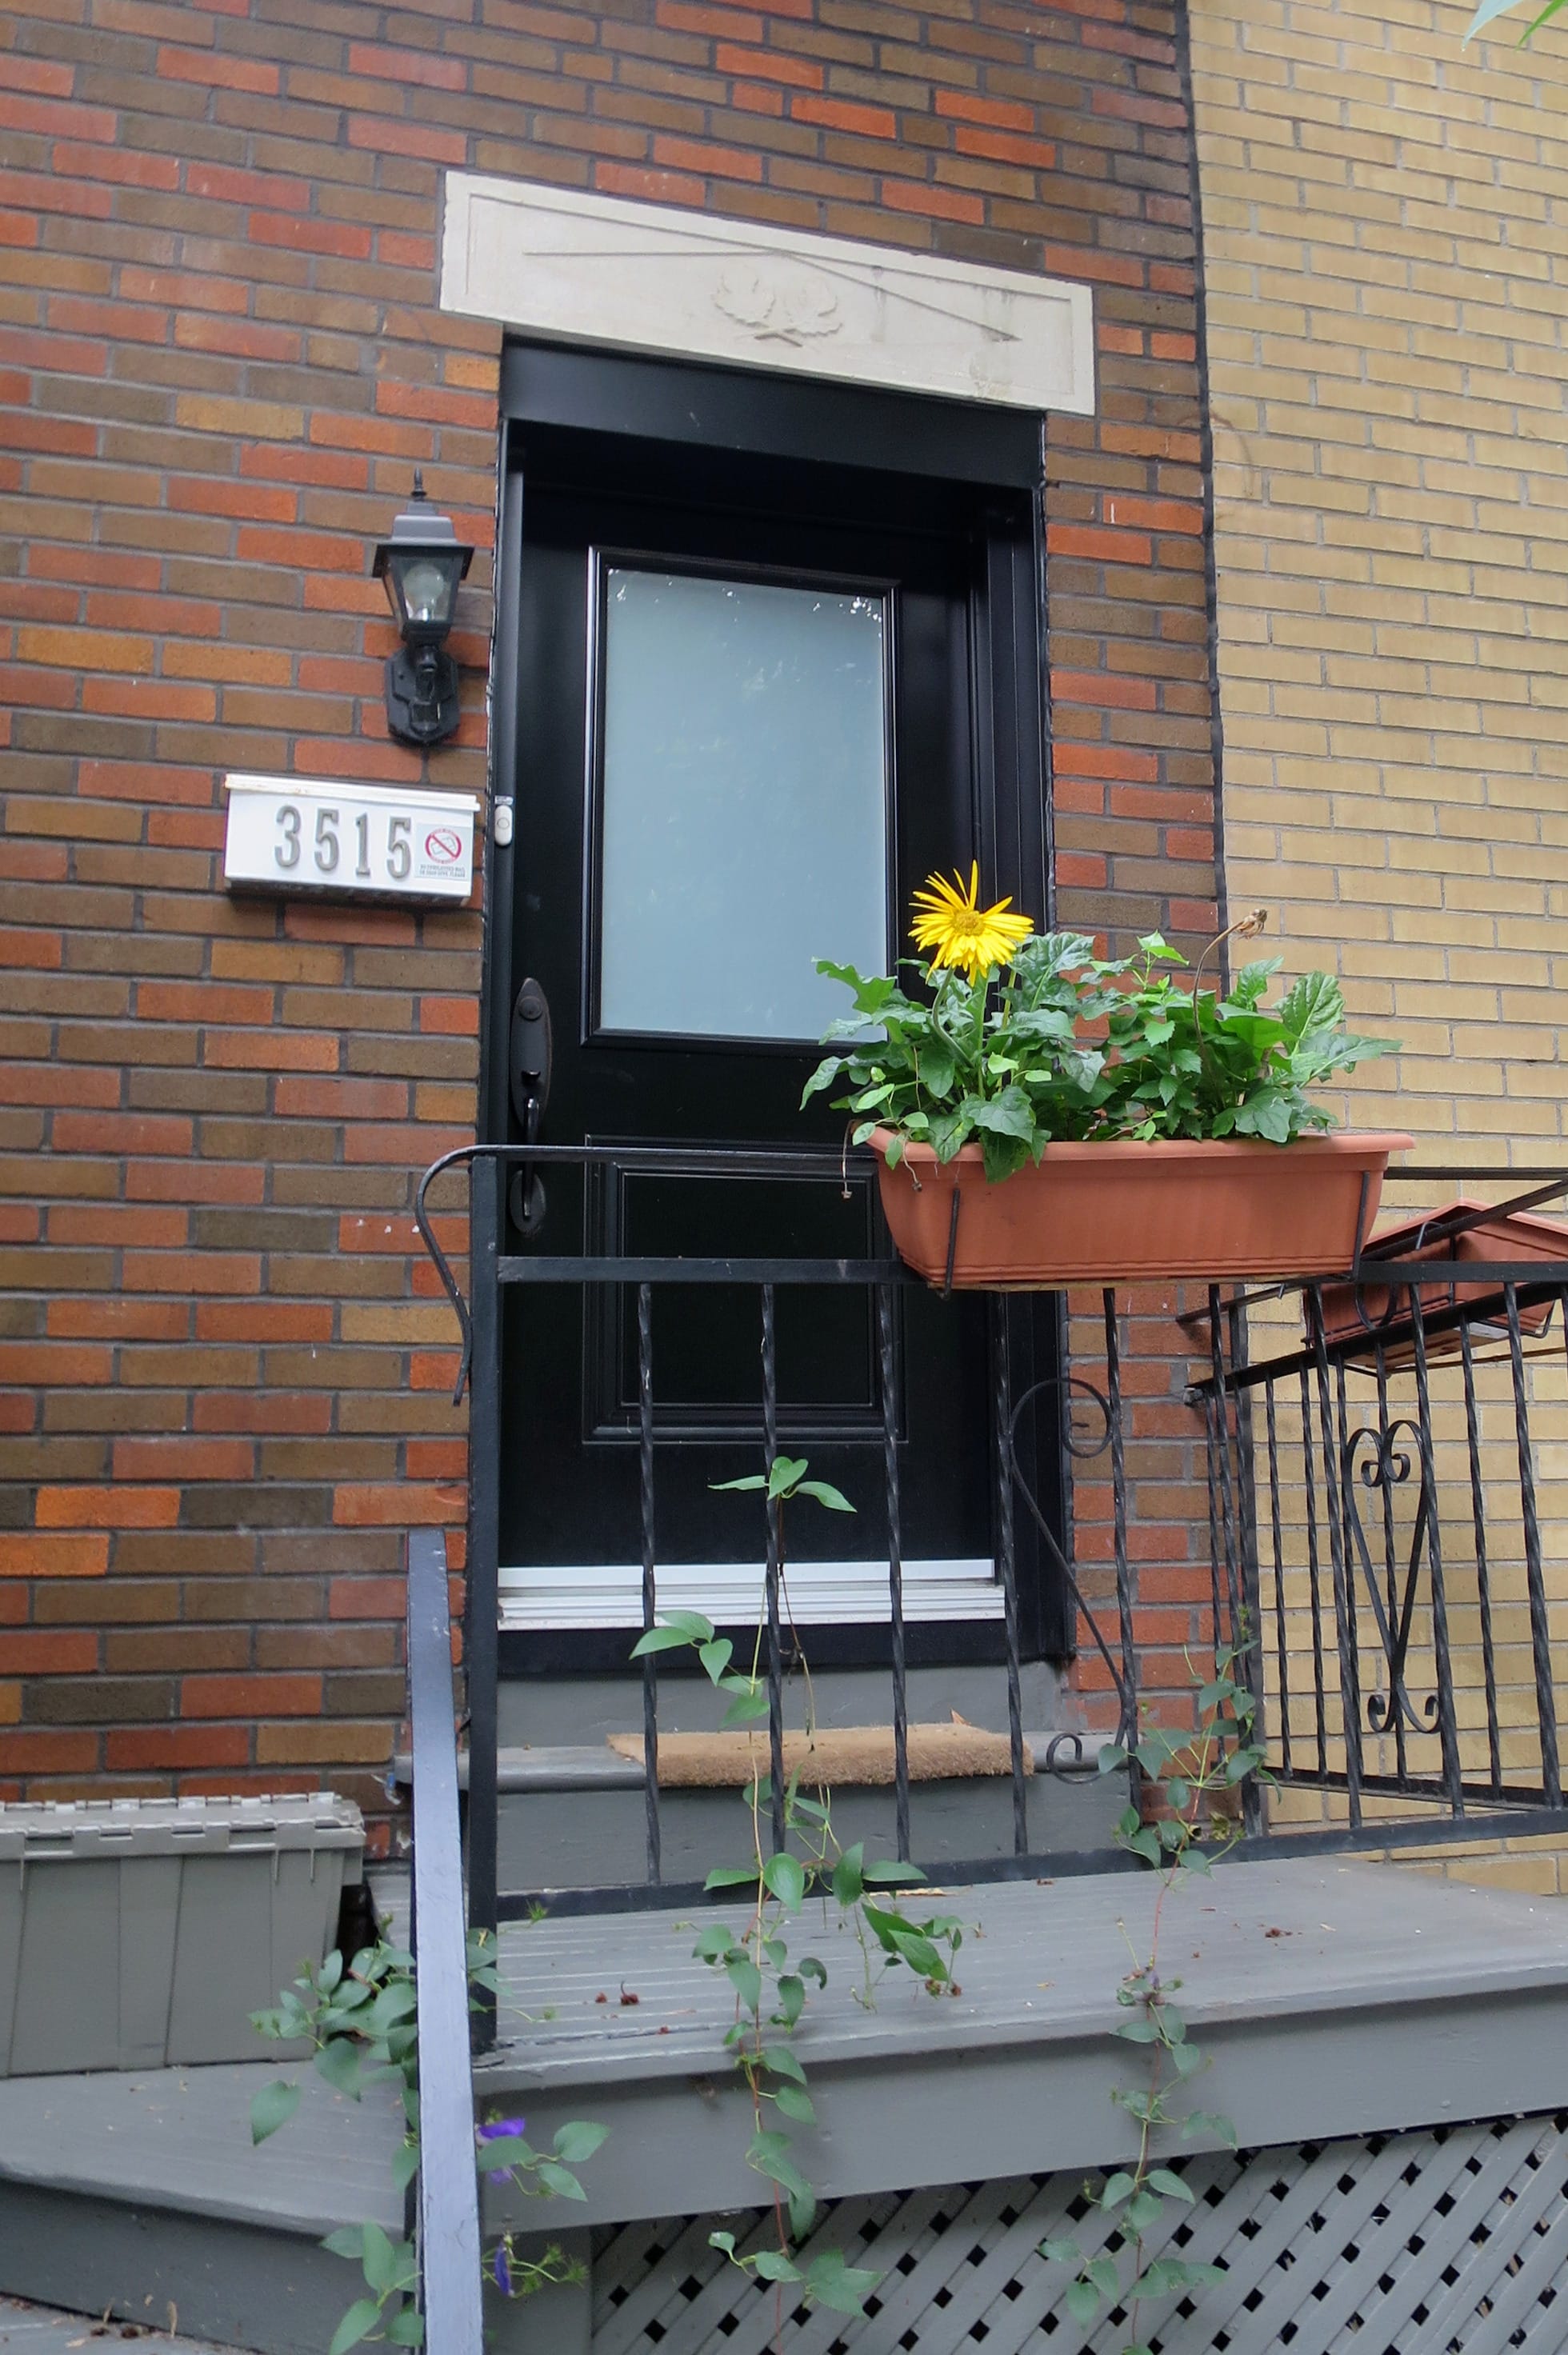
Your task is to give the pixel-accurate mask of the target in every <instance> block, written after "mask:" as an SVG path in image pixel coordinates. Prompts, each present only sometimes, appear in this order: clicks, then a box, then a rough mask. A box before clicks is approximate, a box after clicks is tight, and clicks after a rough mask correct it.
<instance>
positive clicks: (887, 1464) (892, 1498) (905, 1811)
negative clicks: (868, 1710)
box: [877, 1284, 910, 1864]
mask: <svg viewBox="0 0 1568 2355" xmlns="http://www.w3.org/2000/svg"><path fill="white" fill-rule="evenodd" d="M877 1346H878V1354H879V1359H880V1376H881V1392H882V1480H883V1486H884V1488H885V1491H886V1495H887V1509H888V1613H889V1621H890V1628H891V1639H892V1643H891V1648H892V1663H893V1806H894V1811H895V1815H896V1819H897V1830H898V1853H899V1862H900V1863H901V1864H907V1863H908V1862H909V1855H910V1837H909V1687H908V1678H907V1676H906V1674H905V1668H904V1570H903V1537H902V1520H901V1504H900V1497H899V1433H898V1392H897V1386H896V1379H895V1368H894V1362H893V1293H892V1286H891V1284H879V1285H878V1286H877Z"/></svg>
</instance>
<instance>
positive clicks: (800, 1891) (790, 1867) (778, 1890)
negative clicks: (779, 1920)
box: [763, 1849, 805, 1913]
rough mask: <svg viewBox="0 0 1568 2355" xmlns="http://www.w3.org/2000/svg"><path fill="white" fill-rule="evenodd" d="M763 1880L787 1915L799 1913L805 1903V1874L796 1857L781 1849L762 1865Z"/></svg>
mask: <svg viewBox="0 0 1568 2355" xmlns="http://www.w3.org/2000/svg"><path fill="white" fill-rule="evenodd" d="M763 1881H764V1882H765V1883H766V1884H767V1887H768V1888H769V1889H770V1890H771V1891H773V1895H774V1896H775V1897H776V1898H777V1899H778V1901H779V1903H780V1904H781V1905H782V1906H784V1909H785V1911H786V1912H787V1913H799V1911H800V1909H801V1906H802V1905H803V1903H804V1902H805V1871H804V1870H802V1867H801V1864H800V1860H799V1859H798V1858H797V1857H793V1856H790V1855H789V1854H788V1853H787V1852H786V1851H785V1850H784V1849H780V1850H779V1852H778V1854H777V1855H776V1856H770V1857H769V1859H768V1860H767V1862H766V1863H765V1864H764V1865H763Z"/></svg>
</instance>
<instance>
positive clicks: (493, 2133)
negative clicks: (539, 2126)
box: [476, 2118, 528, 2142]
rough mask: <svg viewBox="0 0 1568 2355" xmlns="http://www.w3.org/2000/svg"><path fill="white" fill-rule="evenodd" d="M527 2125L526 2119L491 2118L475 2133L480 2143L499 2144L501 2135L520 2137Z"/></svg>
mask: <svg viewBox="0 0 1568 2355" xmlns="http://www.w3.org/2000/svg"><path fill="white" fill-rule="evenodd" d="M527 2125H528V2120H527V2118H492V2119H491V2120H490V2121H489V2123H488V2125H486V2126H480V2127H478V2128H477V2129H476V2132H477V2134H478V2137H479V2139H480V2141H481V2142H499V2141H500V2139H501V2137H502V2136H503V2135H520V2134H521V2133H522V2131H523V2128H524V2127H525V2126H527Z"/></svg>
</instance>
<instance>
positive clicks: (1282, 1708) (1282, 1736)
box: [1264, 1382, 1290, 1776]
mask: <svg viewBox="0 0 1568 2355" xmlns="http://www.w3.org/2000/svg"><path fill="white" fill-rule="evenodd" d="M1264 1442H1265V1445H1266V1448H1267V1453H1268V1517H1269V1529H1270V1532H1271V1535H1272V1537H1273V1540H1274V1640H1275V1655H1276V1657H1277V1659H1278V1662H1279V1771H1280V1774H1281V1775H1282V1776H1288V1774H1289V1773H1290V1646H1289V1645H1288V1644H1287V1642H1286V1641H1285V1534H1284V1530H1283V1529H1282V1528H1281V1526H1280V1510H1279V1427H1278V1423H1277V1420H1276V1417H1275V1395H1274V1384H1273V1382H1265V1383H1264Z"/></svg>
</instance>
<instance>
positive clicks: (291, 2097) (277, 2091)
mask: <svg viewBox="0 0 1568 2355" xmlns="http://www.w3.org/2000/svg"><path fill="white" fill-rule="evenodd" d="M299 2105H300V2088H299V2086H298V2085H291V2084H290V2083H288V2081H287V2079H286V2078H283V2077H280V2078H279V2079H278V2080H277V2082H276V2083H273V2084H271V2085H263V2086H262V2087H261V2092H260V2093H259V2094H254V2095H253V2096H252V2098H251V2142H252V2143H253V2144H254V2143H259V2142H265V2141H266V2139H267V2137H268V2136H269V2135H274V2134H276V2133H277V2131H278V2128H279V2127H280V2126H287V2124H288V2122H289V2120H290V2119H291V2118H292V2117H293V2114H294V2112H295V2111H296V2110H297V2109H298V2107H299Z"/></svg>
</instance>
